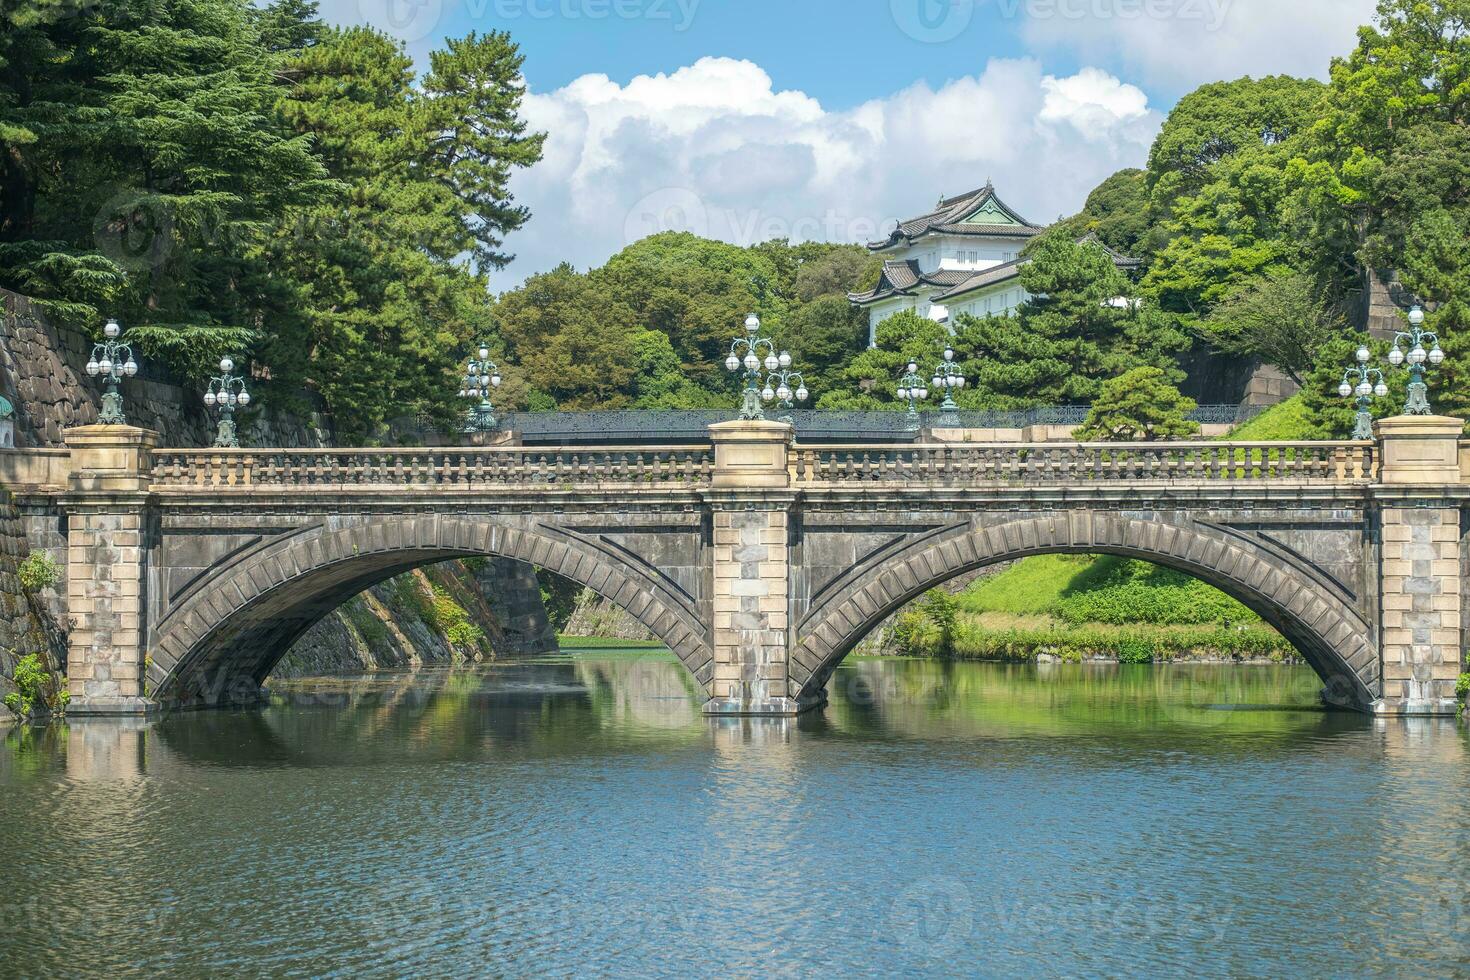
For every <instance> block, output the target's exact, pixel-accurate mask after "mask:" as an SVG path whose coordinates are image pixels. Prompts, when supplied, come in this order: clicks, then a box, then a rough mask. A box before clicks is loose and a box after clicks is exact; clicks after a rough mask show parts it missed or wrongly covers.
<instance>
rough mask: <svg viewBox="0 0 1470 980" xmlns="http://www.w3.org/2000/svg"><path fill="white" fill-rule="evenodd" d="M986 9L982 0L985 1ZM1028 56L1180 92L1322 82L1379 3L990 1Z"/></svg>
mask: <svg viewBox="0 0 1470 980" xmlns="http://www.w3.org/2000/svg"><path fill="white" fill-rule="evenodd" d="M982 2H984V0H982ZM993 2H994V3H996V4H997V6H998V7H999V8H1000V9H1001V11H1002V13H1004V12H1006V8H1008V7H1009V8H1011V11H1012V12H1013V13H1014V15H1016V16H1019V17H1022V18H1023V19H1024V23H1023V25H1022V37H1023V38H1024V40H1025V41H1026V43H1027V45H1028V46H1029V47H1031V48H1033V49H1036V48H1039V49H1057V48H1063V49H1067V50H1069V51H1072V52H1074V53H1075V54H1076V55H1077V56H1078V57H1079V58H1080V59H1081V60H1083V61H1086V62H1088V63H1091V64H1104V65H1110V66H1118V67H1120V68H1121V69H1123V70H1125V71H1126V72H1127V74H1128V75H1129V76H1130V77H1137V78H1139V79H1142V80H1143V81H1145V82H1148V83H1150V84H1165V85H1170V86H1174V87H1177V88H1179V89H1181V90H1187V89H1191V88H1194V87H1195V86H1197V85H1201V84H1203V83H1205V82H1211V81H1215V80H1217V79H1222V78H1224V79H1233V78H1240V77H1241V76H1243V75H1255V76H1260V75H1275V74H1288V75H1298V76H1304V77H1315V78H1323V79H1325V78H1326V77H1327V68H1328V65H1329V64H1330V63H1331V60H1332V57H1333V56H1334V55H1346V54H1347V53H1348V52H1350V51H1351V50H1352V49H1353V46H1354V44H1355V43H1356V32H1357V28H1358V27H1359V25H1362V24H1367V23H1369V22H1371V21H1372V19H1373V14H1374V11H1375V9H1376V7H1377V0H993Z"/></svg>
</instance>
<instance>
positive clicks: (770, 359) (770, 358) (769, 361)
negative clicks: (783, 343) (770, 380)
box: [766, 354, 781, 371]
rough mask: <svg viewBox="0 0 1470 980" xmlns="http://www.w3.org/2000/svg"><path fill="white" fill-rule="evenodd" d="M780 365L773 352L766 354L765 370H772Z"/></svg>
mask: <svg viewBox="0 0 1470 980" xmlns="http://www.w3.org/2000/svg"><path fill="white" fill-rule="evenodd" d="M780 366H781V360H780V359H779V358H778V357H776V355H775V354H767V355H766V370H767V371H774V370H776V368H778V367H780Z"/></svg>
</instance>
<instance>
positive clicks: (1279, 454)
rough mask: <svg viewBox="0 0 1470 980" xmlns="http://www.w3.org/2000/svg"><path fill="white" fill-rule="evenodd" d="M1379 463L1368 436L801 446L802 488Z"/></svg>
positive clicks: (1144, 478) (1333, 476)
mask: <svg viewBox="0 0 1470 980" xmlns="http://www.w3.org/2000/svg"><path fill="white" fill-rule="evenodd" d="M1374 463H1375V457H1374V448H1373V446H1372V445H1371V444H1369V443H1364V442H1270V443H1225V442H1202V443H1185V442H1166V443H1095V444H1072V445H1059V444H1056V443H1034V444H1029V445H988V446H985V445H919V446H896V447H881V446H822V447H811V446H806V447H800V448H798V449H796V450H795V451H794V452H793V454H792V478H793V481H794V483H795V485H796V486H800V487H811V486H820V485H823V484H830V485H843V484H870V483H915V484H921V485H925V486H987V485H1017V486H1036V485H1082V486H1091V485H1096V484H1099V483H1125V482H1126V483H1188V482H1200V483H1215V482H1231V483H1248V482H1266V481H1269V482H1273V483H1274V482H1281V483H1290V484H1295V485H1310V484H1330V485H1342V484H1367V483H1370V482H1372V480H1373V478H1374V475H1375V473H1374Z"/></svg>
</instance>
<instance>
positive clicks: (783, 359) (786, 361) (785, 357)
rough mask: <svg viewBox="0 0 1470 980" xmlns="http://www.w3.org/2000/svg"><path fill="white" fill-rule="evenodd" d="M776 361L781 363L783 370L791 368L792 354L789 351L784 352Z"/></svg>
mask: <svg viewBox="0 0 1470 980" xmlns="http://www.w3.org/2000/svg"><path fill="white" fill-rule="evenodd" d="M776 360H777V361H779V362H780V363H781V366H782V367H783V368H789V367H790V366H791V354H790V353H788V352H787V351H784V350H783V351H782V352H781V356H780V357H778V358H776Z"/></svg>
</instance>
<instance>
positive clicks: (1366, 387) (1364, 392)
mask: <svg viewBox="0 0 1470 980" xmlns="http://www.w3.org/2000/svg"><path fill="white" fill-rule="evenodd" d="M1371 394H1373V386H1372V385H1370V384H1369V383H1368V382H1366V381H1364V382H1363V383H1362V384H1360V385H1358V397H1359V398H1367V397H1368V396H1369V395H1371Z"/></svg>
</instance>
